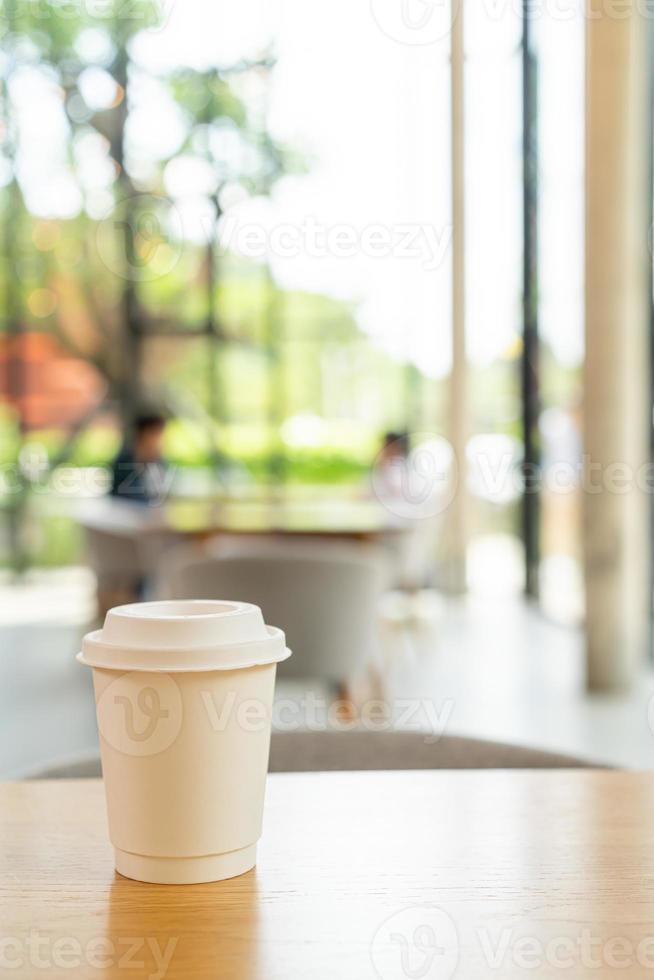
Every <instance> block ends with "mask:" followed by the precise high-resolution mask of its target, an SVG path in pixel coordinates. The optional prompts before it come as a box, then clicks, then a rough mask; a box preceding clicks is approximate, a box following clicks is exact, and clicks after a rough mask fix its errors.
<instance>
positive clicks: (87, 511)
mask: <svg viewBox="0 0 654 980" xmlns="http://www.w3.org/2000/svg"><path fill="white" fill-rule="evenodd" d="M75 519H76V520H77V521H79V522H80V523H81V524H82V525H84V526H89V527H96V528H100V529H102V530H106V531H113V532H115V533H125V534H128V535H139V534H158V533H161V532H162V531H163V532H169V533H174V534H179V535H183V536H189V537H196V536H206V535H210V534H219V533H224V534H246V535H249V534H256V535H260V534H276V535H304V536H306V535H310V536H312V537H331V538H352V539H371V538H372V539H375V538H379V537H382V536H384V535H386V534H397V533H400V532H402V531H404V530H406V528H407V523H406V521H401V520H399V519H398V518H397V517H394V516H393V514H391V513H390V512H389V511H388V510H386V509H385V508H384V507H382V505H381V504H380V503H378V502H377V501H372V500H350V501H343V500H334V501H306V502H300V501H281V500H280V501H267V502H266V501H236V500H231V501H218V500H209V499H203V498H186V499H184V498H179V499H171V500H169V501H167V502H166V503H165V504H163V505H162V506H150V507H147V506H145V505H144V504H135V503H131V502H130V501H127V500H122V499H118V500H117V499H115V498H113V497H100V498H97V499H95V500H88V501H83V502H82V503H81V504H80V506H76V509H75Z"/></svg>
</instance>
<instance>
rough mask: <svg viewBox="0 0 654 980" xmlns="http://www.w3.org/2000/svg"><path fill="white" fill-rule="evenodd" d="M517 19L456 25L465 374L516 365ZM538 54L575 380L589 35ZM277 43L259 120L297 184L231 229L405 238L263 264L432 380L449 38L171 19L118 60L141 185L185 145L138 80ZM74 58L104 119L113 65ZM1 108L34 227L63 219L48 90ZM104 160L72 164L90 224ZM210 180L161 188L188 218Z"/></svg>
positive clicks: (181, 11) (561, 340) (240, 18)
mask: <svg viewBox="0 0 654 980" xmlns="http://www.w3.org/2000/svg"><path fill="white" fill-rule="evenodd" d="M375 2H377V0H375ZM386 2H387V3H393V2H395V0H386ZM399 2H400V0H397V3H399ZM411 2H416V3H418V2H420V0H411ZM514 7H515V5H511V4H506V5H504V6H503V7H502V6H501V5H495V6H492V5H491V6H490V7H488V6H485V5H483V4H476V3H475V4H469V5H467V7H466V11H467V15H466V16H467V20H466V37H467V48H468V51H467V54H468V59H467V68H466V152H467V169H466V179H467V196H466V204H467V228H466V235H467V242H466V249H467V277H468V281H467V331H468V350H469V355H470V358H471V360H472V361H473V362H474V363H476V364H478V365H484V364H488V363H490V362H492V361H493V360H494V359H495V358H497V357H501V356H504V355H506V354H507V353H509V352H511V351H513V352H515V349H516V344H517V343H519V340H518V338H519V334H520V331H521V279H522V248H521V236H522V228H521V223H522V218H521V209H522V190H521V178H522V166H521V66H520V51H519V41H520V22H519V19H518V17H517V15H516V14H515V13H514V12H513V8H514ZM493 10H495V11H496V13H493V14H491V13H489V11H491V12H492V11H493ZM497 11H501V13H497ZM538 34H539V44H540V72H541V74H540V153H541V193H542V204H541V297H542V331H543V335H544V336H545V337H546V339H547V340H548V341H549V342H550V343H551V344H552V346H553V348H554V350H555V353H556V354H557V356H558V357H559V359H560V360H561V361H562V362H564V363H565V364H574V363H577V362H578V361H579V359H580V358H581V356H582V354H583V347H582V272H583V210H582V209H583V186H582V166H583V25H582V22H581V18H577V19H573V20H571V19H570V18H566V19H564V20H561V21H558V22H557V21H552V20H551V19H548V18H546V17H544V16H543V17H542V18H541V20H540V22H539V24H538ZM271 40H272V41H273V43H274V49H275V52H276V54H277V58H278V63H277V66H276V68H275V70H274V73H273V84H272V89H271V91H270V92H269V93H268V94H267V95H265V96H264V94H262V96H261V99H260V104H261V109H262V111H263V109H264V108H265V111H266V113H267V119H268V123H269V125H270V127H271V129H272V132H273V134H274V135H275V137H277V138H278V139H280V140H283V141H284V142H287V143H289V144H291V145H292V146H294V147H295V148H297V149H298V150H299V151H301V153H303V154H304V155H305V157H306V159H307V160H308V162H309V164H310V170H309V173H308V174H306V175H302V176H295V177H287V178H284V179H282V180H281V181H280V182H279V183H278V185H277V186H276V188H275V190H274V192H273V195H272V198H271V199H270V200H269V201H263V200H254V201H245V202H242V203H240V204H236V205H234V207H233V208H231V209H230V211H229V215H230V217H231V220H232V221H235V222H237V223H238V224H239V225H250V224H257V225H260V226H263V228H265V229H267V230H268V231H270V230H272V229H273V228H275V227H278V226H279V225H280V224H284V225H287V224H290V225H295V226H302V225H303V223H304V222H305V220H306V219H307V218H309V219H312V220H313V221H314V222H315V223H316V224H317V225H318V226H319V227H321V228H324V229H330V228H333V227H334V226H336V225H345V226H347V227H349V228H350V229H354V231H355V232H356V233H357V235H360V234H361V233H362V232H363V231H364V230H365V229H366V228H370V227H371V226H382V227H383V228H385V229H387V230H388V232H389V233H390V234H391V236H392V237H393V240H396V238H397V235H398V234H399V231H400V230H401V229H402V228H404V227H406V226H410V227H411V228H412V229H414V234H415V241H414V247H415V248H417V249H418V252H419V254H417V255H414V256H413V257H400V256H399V255H397V254H393V253H392V251H391V253H390V254H387V255H385V256H384V257H373V256H371V255H366V254H362V252H361V251H360V250H358V251H357V252H356V254H354V255H352V256H350V257H348V258H344V257H339V256H337V255H333V254H331V255H329V254H320V255H316V254H313V255H311V254H307V252H306V251H305V250H304V249H303V248H300V249H299V250H298V251H297V254H294V255H293V257H286V258H284V257H281V256H280V255H275V254H271V256H270V261H271V264H272V268H273V272H274V275H275V277H276V278H277V279H278V281H279V282H280V283H281V284H282V285H283V286H287V287H290V288H300V289H308V290H314V291H317V292H322V293H327V294H330V295H333V296H337V297H340V298H343V299H345V300H348V301H351V302H352V303H353V304H354V308H355V311H356V315H357V319H358V321H359V323H360V325H361V327H362V328H363V329H364V330H365V331H366V332H368V333H370V334H371V335H374V336H375V337H376V338H377V341H378V343H379V344H380V345H382V346H383V347H384V348H385V349H387V350H389V351H391V352H392V353H394V354H395V355H396V356H397V357H398V358H402V359H404V358H406V357H408V358H410V359H411V360H413V361H414V362H415V363H417V364H418V365H419V366H420V367H421V368H422V369H423V370H424V371H425V372H426V373H427V374H429V375H432V376H442V375H444V374H446V373H447V371H448V369H449V365H450V358H451V343H450V318H451V297H450V292H451V290H450V276H451V249H450V248H449V240H450V235H451V227H450V221H451V218H450V122H449V61H448V55H449V52H448V41H447V38H445V39H443V40H441V41H440V42H439V43H436V44H433V45H424V46H412V45H407V44H402V43H399V42H398V41H397V40H393V39H392V38H391V37H389V36H388V35H387V34H385V33H384V32H383V31H382V30H381V29H380V26H379V24H378V23H377V21H376V19H375V17H374V16H373V14H372V11H371V6H370V4H369V3H368V2H363V0H362V2H360V3H357V4H354V3H352V2H351V0H329V2H326V0H320V2H317V0H312V2H310V3H308V2H306V0H275V2H274V0H265V2H264V0H230V2H227V0H224V2H221V3H217V2H215V0H169V2H168V6H167V16H166V19H165V23H164V24H163V26H162V27H160V28H159V29H157V30H148V31H146V32H143V33H141V34H140V35H139V36H137V38H136V39H135V41H134V42H133V45H132V55H133V57H134V59H135V61H136V63H137V65H138V66H140V67H141V68H142V69H144V73H143V74H141V75H139V77H138V81H137V83H136V84H135V87H134V91H133V93H132V94H133V102H132V106H133V113H131V119H130V129H129V133H128V136H129V141H130V146H131V148H132V151H133V154H134V157H135V159H136V158H138V159H140V158H141V157H142V163H141V164H140V165H142V166H143V167H144V168H145V169H144V172H146V171H147V158H148V156H149V157H151V158H157V157H162V156H164V155H166V154H168V153H170V152H174V151H175V150H176V148H177V147H178V146H179V145H180V144H181V142H182V140H183V138H184V135H185V129H184V120H183V118H182V117H181V114H179V112H178V111H177V110H176V109H175V107H174V106H173V105H171V102H170V99H169V98H168V97H167V96H165V95H164V94H163V87H162V86H160V85H159V83H158V82H157V81H156V78H154V79H153V78H148V75H149V74H150V75H156V74H157V73H165V72H166V71H168V70H170V69H171V68H174V67H178V66H187V67H195V68H206V67H208V66H211V65H215V64H219V65H228V64H230V63H232V62H235V61H238V60H240V59H242V58H243V57H247V56H256V55H257V53H259V52H260V50H261V49H262V48H263V47H264V46H266V45H267V44H268V43H269V42H270V41H271ZM84 48H85V51H86V52H87V55H88V60H89V63H90V67H89V69H88V70H87V72H86V73H85V75H84V77H83V80H82V93H83V95H84V99H85V101H86V102H87V104H89V105H94V106H95V107H97V108H101V107H102V106H104V105H110V104H111V103H112V100H113V98H114V96H115V91H114V87H113V82H112V80H111V78H110V76H109V75H108V73H106V72H103V71H102V69H101V63H102V61H103V60H105V61H107V60H108V59H109V58H110V56H111V51H110V49H109V48H107V45H106V41H103V35H102V33H101V32H99V31H98V32H93V31H91V32H88V33H87V36H86V38H85V40H84ZM12 96H13V98H14V101H15V103H16V105H17V107H18V116H19V119H18V128H19V131H20V133H21V151H20V153H19V157H18V166H19V172H20V175H21V179H22V181H23V183H24V186H26V187H27V188H28V194H27V197H28V202H29V205H30V207H31V208H32V209H33V210H34V211H35V213H40V214H54V215H59V216H62V217H65V216H67V215H72V214H74V213H75V212H76V211H77V210H78V209H79V208H80V207H81V205H82V197H81V194H80V190H79V188H78V187H77V185H76V182H75V181H74V180H73V179H72V175H71V174H70V173H69V172H68V170H67V164H66V161H65V133H66V126H67V124H66V120H65V116H64V112H63V107H62V104H61V99H60V97H59V95H58V93H57V89H56V86H55V84H54V81H53V80H46V79H43V77H42V75H41V74H40V73H37V72H36V71H34V70H32V69H26V70H24V71H22V72H20V73H18V75H16V76H15V77H14V83H13V87H12ZM264 97H265V99H266V105H265V106H264V103H263V98H264ZM99 141H101V137H99V136H98V138H97V139H94V137H93V136H92V135H90V136H87V137H86V138H85V140H83V141H80V142H79V143H78V145H77V146H76V149H75V152H76V159H77V164H78V173H80V174H81V175H82V182H83V184H84V189H85V190H86V191H87V192H88V193H87V198H86V199H87V207H89V209H90V210H91V211H92V212H93V211H94V212H95V213H96V215H97V216H99V215H101V214H102V212H103V209H105V208H106V207H107V205H108V200H109V198H108V188H109V186H110V181H111V174H110V173H107V171H106V164H104V170H103V155H102V149H101V145H100V142H99ZM46 147H47V152H46V151H45V150H44V148H46ZM205 176H206V175H204V174H203V172H202V168H201V166H197V165H194V163H193V161H192V160H191V161H188V160H187V161H182V163H180V164H178V165H177V166H176V167H175V166H172V167H169V168H168V169H167V172H166V179H167V186H168V187H169V189H170V188H171V187H172V188H173V190H174V192H175V193H176V194H177V195H179V201H180V206H181V207H182V208H184V207H187V208H188V209H190V212H192V211H193V209H194V208H195V209H196V211H197V210H198V195H199V194H200V193H201V191H202V187H203V180H204V178H205ZM185 185H186V186H187V191H186V194H185V190H184V189H185ZM185 198H186V202H185ZM89 201H90V204H89V203H88V202H89ZM200 210H201V208H200ZM425 226H429V227H430V228H431V229H432V232H431V234H432V236H435V240H436V241H438V242H439V243H440V246H441V250H440V251H439V253H438V254H439V259H438V262H437V263H434V262H433V261H432V262H430V261H429V260H430V258H432V255H431V253H430V252H429V251H428V248H427V240H426V238H425V237H424V235H423V233H422V229H424V228H425ZM434 265H435V267H434Z"/></svg>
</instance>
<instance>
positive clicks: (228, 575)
mask: <svg viewBox="0 0 654 980" xmlns="http://www.w3.org/2000/svg"><path fill="white" fill-rule="evenodd" d="M243 550H244V553H243V554H239V553H238V550H237V548H236V547H235V546H232V547H230V549H228V550H227V551H226V553H224V554H221V553H220V550H218V552H217V553H216V554H210V555H206V556H204V557H196V558H190V559H189V560H184V561H179V560H175V556H174V554H171V555H170V556H169V557H170V560H169V561H167V562H166V566H167V567H166V569H162V572H161V574H160V577H159V580H158V584H157V595H158V597H159V598H176V599H186V598H193V599H206V598H225V599H239V600H243V601H245V602H252V603H255V604H256V605H258V606H260V607H261V609H262V610H263V613H264V618H265V619H266V621H267V622H269V623H271V624H273V625H275V626H279V627H281V629H283V630H284V632H285V633H286V637H287V642H288V645H289V647H290V648H291V650H292V651H293V656H292V657H291V658H290V659H289V660H286V661H284V662H283V663H282V664H280V665H279V672H280V676H282V677H286V678H288V677H293V678H302V679H303V680H305V679H317V680H322V681H327V682H330V683H332V684H335V685H345V684H346V682H347V681H348V680H349V679H351V678H352V677H353V676H355V675H356V674H357V673H358V672H359V671H360V670H361V669H362V668H363V667H364V666H365V665H366V664H367V662H369V661H370V660H371V659H372V658H374V657H375V655H376V616H377V603H378V599H379V595H380V593H381V591H382V589H383V586H384V582H385V565H384V556H383V553H382V552H381V551H378V550H377V549H376V548H372V547H370V546H368V545H361V546H359V545H353V544H342V543H338V544H336V543H330V544H329V545H327V546H325V545H324V544H322V543H317V542H313V541H307V542H292V543H285V542H283V541H274V540H271V541H269V542H265V541H264V542H259V543H258V544H255V543H254V542H250V543H249V544H246V546H245V548H244V549H243ZM183 557H184V558H185V559H187V558H188V553H187V552H185V553H184V555H183Z"/></svg>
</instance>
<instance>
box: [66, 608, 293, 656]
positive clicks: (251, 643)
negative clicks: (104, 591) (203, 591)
mask: <svg viewBox="0 0 654 980" xmlns="http://www.w3.org/2000/svg"><path fill="white" fill-rule="evenodd" d="M290 655H291V651H290V650H289V649H288V648H287V647H286V639H285V636H284V633H283V632H282V630H280V629H277V628H276V627H274V626H266V624H265V623H264V620H263V616H262V614H261V610H260V609H259V607H258V606H254V605H252V604H251V603H249V602H231V601H226V600H203V599H202V600H200V599H198V600H194V599H191V600H187V599H183V600H177V599H175V600H167V601H165V602H135V603H132V604H130V605H128V606H116V608H115V609H110V610H109V612H108V613H107V615H106V617H105V621H104V626H103V627H102V629H100V630H95V631H94V632H92V633H87V634H86V636H85V637H84V639H83V640H82V652H81V653H79V654H78V655H77V659H78V660H79V662H80V663H83V664H87V665H88V666H89V667H104V668H107V669H110V670H145V671H166V672H183V671H201V670H236V669H239V668H243V667H255V666H258V665H262V664H272V663H279V661H281V660H286V659H287V657H290Z"/></svg>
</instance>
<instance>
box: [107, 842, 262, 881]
mask: <svg viewBox="0 0 654 980" xmlns="http://www.w3.org/2000/svg"><path fill="white" fill-rule="evenodd" d="M114 853H115V864H116V871H118V872H119V873H120V874H121V875H123V876H124V877H125V878H133V879H134V880H135V881H147V882H151V883H152V884H157V885H199V884H201V883H202V882H207V881H223V880H224V879H225V878H235V877H236V876H237V875H242V874H245V872H246V871H249V870H250V869H251V868H253V867H254V866H255V864H256V863H257V845H256V844H250V845H249V846H248V847H242V848H241V849H240V850H238V851H228V852H227V854H205V855H203V856H202V857H188V858H164V857H151V856H150V855H147V854H131V853H130V852H129V851H121V850H120V848H118V847H116V848H114Z"/></svg>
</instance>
